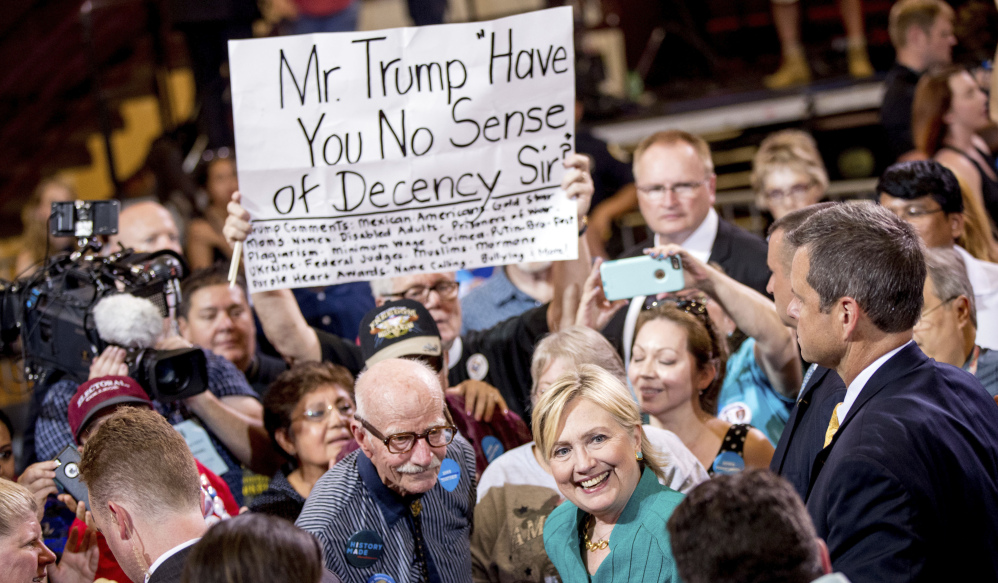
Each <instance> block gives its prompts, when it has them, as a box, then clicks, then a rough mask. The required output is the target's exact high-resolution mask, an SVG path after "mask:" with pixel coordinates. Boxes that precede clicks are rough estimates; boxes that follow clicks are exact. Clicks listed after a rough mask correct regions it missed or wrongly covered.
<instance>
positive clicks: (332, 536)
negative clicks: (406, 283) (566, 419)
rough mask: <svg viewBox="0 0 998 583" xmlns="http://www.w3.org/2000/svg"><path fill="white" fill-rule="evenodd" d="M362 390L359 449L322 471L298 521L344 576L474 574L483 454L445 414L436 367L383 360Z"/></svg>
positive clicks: (448, 577) (458, 577)
mask: <svg viewBox="0 0 998 583" xmlns="http://www.w3.org/2000/svg"><path fill="white" fill-rule="evenodd" d="M355 396H356V400H357V407H356V413H355V414H354V420H353V421H352V422H351V424H350V428H351V431H352V432H353V436H354V439H356V440H357V443H358V445H359V446H360V449H359V450H357V451H354V452H352V453H350V454H349V455H347V457H345V458H343V460H341V461H340V462H339V463H337V464H336V465H335V466H333V467H332V468H331V469H330V470H329V471H328V472H326V473H325V474H324V475H323V476H322V477H321V478H320V479H319V481H318V482H317V483H316V485H315V487H314V488H313V489H312V493H311V495H309V497H308V500H307V501H306V502H305V508H304V509H303V510H302V513H301V515H300V516H299V517H298V521H297V523H296V524H297V526H299V527H300V528H302V529H304V530H305V531H307V532H309V533H311V534H313V535H314V536H315V537H316V538H317V539H318V540H319V542H320V544H321V545H322V547H323V556H324V557H325V563H326V568H327V569H329V570H330V571H332V572H333V573H335V574H336V575H337V576H339V577H340V578H341V579H342V580H343V581H344V582H346V583H352V582H356V583H366V582H367V581H441V582H450V581H467V580H468V579H469V575H468V574H469V573H470V572H471V547H470V542H469V540H470V536H471V523H472V512H473V510H474V503H475V490H476V486H477V478H476V476H475V454H474V450H472V448H471V445H469V444H468V442H467V441H465V440H464V438H463V437H461V436H460V435H458V434H457V429H456V428H455V427H454V424H453V422H451V420H450V418H449V416H448V415H447V412H446V409H445V404H444V396H443V390H442V389H441V387H440V381H439V380H438V378H437V375H436V373H435V372H434V371H433V370H432V369H431V368H430V367H429V366H427V365H426V364H425V363H422V362H417V361H413V360H403V359H388V360H383V361H381V362H378V363H376V364H373V365H372V366H371V367H370V368H369V369H368V370H367V371H365V372H364V373H363V374H361V375H360V377H359V378H358V379H357V384H356V388H355ZM438 483H439V485H440V487H439V488H437V487H435V486H437V484H438Z"/></svg>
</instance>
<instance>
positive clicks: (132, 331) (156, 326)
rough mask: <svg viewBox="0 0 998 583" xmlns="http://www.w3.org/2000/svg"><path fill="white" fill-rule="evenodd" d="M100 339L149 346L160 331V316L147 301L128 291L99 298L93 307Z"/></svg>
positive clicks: (115, 342)
mask: <svg viewBox="0 0 998 583" xmlns="http://www.w3.org/2000/svg"><path fill="white" fill-rule="evenodd" d="M93 316H94V324H96V326H97V334H98V335H99V336H100V338H101V340H103V341H104V342H107V343H108V344H114V345H115V346H120V347H122V348H131V349H140V350H141V349H145V348H152V347H154V346H155V345H156V342H157V341H159V337H160V336H161V335H162V333H163V316H162V314H161V313H160V311H159V308H157V307H156V305H155V304H153V303H152V302H151V301H149V300H147V299H145V298H138V297H135V296H133V295H131V294H126V293H121V294H112V295H109V296H105V297H103V298H101V300H100V301H99V302H97V305H96V306H94V308H93Z"/></svg>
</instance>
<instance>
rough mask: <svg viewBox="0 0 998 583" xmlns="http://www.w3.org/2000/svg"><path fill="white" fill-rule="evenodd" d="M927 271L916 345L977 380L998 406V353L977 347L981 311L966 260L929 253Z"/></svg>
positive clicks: (953, 253) (953, 254)
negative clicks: (971, 284) (979, 311)
mask: <svg viewBox="0 0 998 583" xmlns="http://www.w3.org/2000/svg"><path fill="white" fill-rule="evenodd" d="M925 267H926V269H927V275H928V277H926V278H925V288H924V289H923V292H922V298H923V300H924V302H925V303H924V306H923V307H922V315H921V317H920V318H919V319H918V323H917V324H915V328H914V337H915V343H916V344H918V347H919V348H921V349H922V352H924V353H925V355H926V356H928V357H929V358H932V359H934V360H936V361H938V362H944V363H946V364H951V365H953V366H956V367H959V368H962V369H963V370H965V371H967V372H969V373H970V374H972V375H974V376H975V377H977V380H979V381H980V382H981V385H983V386H984V388H985V390H987V391H988V393H989V394H990V395H991V396H992V397H994V400H995V403H998V352H996V351H994V350H990V349H988V348H984V347H982V346H981V345H979V344H977V343H976V338H977V322H978V320H977V309H976V306H975V305H974V290H973V288H971V287H970V280H969V279H968V278H967V272H966V270H965V268H964V265H963V260H962V259H961V258H960V256H959V255H958V254H957V252H956V251H954V250H952V249H929V250H927V251H926V252H925Z"/></svg>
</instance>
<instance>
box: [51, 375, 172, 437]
mask: <svg viewBox="0 0 998 583" xmlns="http://www.w3.org/2000/svg"><path fill="white" fill-rule="evenodd" d="M123 403H134V404H136V405H145V406H147V407H149V408H150V409H152V401H151V400H150V399H149V396H148V395H146V392H145V391H144V390H142V387H140V386H139V383H137V382H135V381H134V380H133V379H132V378H131V377H118V376H109V377H100V378H96V379H91V380H89V381H87V382H85V383H83V384H82V385H80V387H79V388H78V389H76V394H75V395H73V398H72V399H71V400H70V401H69V430H70V431H72V432H73V439H74V440H76V443H77V444H79V443H80V433H81V432H82V430H83V428H84V427H86V426H87V423H89V422H90V421H91V420H92V419H93V418H94V416H96V415H97V414H98V413H100V412H101V411H103V410H105V409H107V408H109V407H114V406H115V405H121V404H123Z"/></svg>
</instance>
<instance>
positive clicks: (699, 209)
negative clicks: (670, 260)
mask: <svg viewBox="0 0 998 583" xmlns="http://www.w3.org/2000/svg"><path fill="white" fill-rule="evenodd" d="M634 179H635V180H634V182H635V184H637V189H638V207H639V208H640V209H641V216H642V217H644V219H645V222H646V223H647V224H648V228H650V229H651V231H652V232H653V233H654V241H653V242H652V244H642V245H639V246H636V247H632V248H631V249H628V250H627V251H625V252H624V253H623V254H622V255H621V257H637V256H638V255H641V254H642V252H643V250H644V249H645V248H646V247H652V246H654V245H664V244H666V243H675V244H676V245H680V246H682V247H683V248H684V249H686V250H687V251H689V252H690V253H691V254H693V256H694V257H696V258H697V259H699V260H701V261H703V262H705V263H709V262H713V263H717V264H718V265H720V266H721V267H722V268H723V269H724V272H725V273H726V274H728V275H729V276H730V277H731V278H732V279H734V280H736V281H738V282H741V283H743V284H745V285H747V286H749V287H751V288H752V289H754V290H756V291H758V292H759V293H765V290H766V282H767V280H768V279H769V269H768V268H767V267H766V243H765V242H764V241H763V240H762V239H760V238H759V237H756V236H755V235H752V234H751V233H749V232H747V231H745V230H743V229H740V228H738V227H736V226H735V225H732V224H731V223H729V222H727V221H725V220H724V219H722V218H720V217H719V216H718V215H717V212H716V211H715V210H714V189H715V187H716V185H717V176H716V175H715V174H714V162H713V160H711V157H710V146H708V145H707V142H706V141H704V140H703V138H700V137H699V136H694V135H692V134H689V133H687V132H684V131H680V130H667V131H663V132H658V133H656V134H652V135H651V136H648V137H647V138H645V139H644V140H642V141H641V143H640V144H638V147H637V149H636V150H635V151H634Z"/></svg>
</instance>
